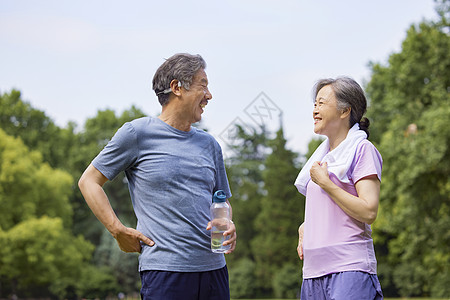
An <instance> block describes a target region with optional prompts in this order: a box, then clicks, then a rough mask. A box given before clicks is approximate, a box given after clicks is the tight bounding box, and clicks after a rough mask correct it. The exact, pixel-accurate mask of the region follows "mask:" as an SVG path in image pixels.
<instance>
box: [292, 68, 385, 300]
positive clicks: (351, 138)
mask: <svg viewBox="0 0 450 300" xmlns="http://www.w3.org/2000/svg"><path fill="white" fill-rule="evenodd" d="M314 92H315V102H314V110H313V118H314V132H315V133H316V134H321V135H324V136H326V139H325V141H324V142H323V143H322V144H321V145H320V146H319V147H318V148H317V150H316V151H315V152H314V154H313V155H312V156H311V158H310V159H309V160H308V161H307V162H306V164H305V166H304V167H303V169H302V170H301V172H300V174H299V175H298V177H297V179H296V181H295V186H296V187H297V189H298V190H299V192H300V193H302V194H303V195H305V196H306V207H305V221H304V223H303V224H301V225H300V227H299V229H298V234H299V241H298V248H297V251H298V255H299V257H300V259H304V263H303V283H302V289H301V299H302V300H307V299H314V300H321V299H327V300H328V299H337V300H339V299H341V300H352V299H354V300H362V299H383V294H382V291H381V286H380V283H379V281H378V277H377V261H376V258H375V251H374V247H373V240H372V237H371V233H372V230H371V228H370V224H372V223H373V222H374V221H375V218H376V217H377V212H378V202H379V194H380V180H381V168H382V163H383V161H382V158H381V155H380V153H379V152H378V150H377V149H376V148H375V147H374V145H373V144H372V143H371V142H369V141H368V140H367V137H368V136H369V130H368V127H369V120H368V119H367V118H363V115H364V113H365V112H366V107H367V101H366V97H365V96H364V91H363V90H362V88H361V87H360V86H359V85H358V83H357V82H356V81H354V80H353V79H351V78H348V77H339V78H337V79H323V80H320V81H318V82H317V83H316V85H315V88H314Z"/></svg>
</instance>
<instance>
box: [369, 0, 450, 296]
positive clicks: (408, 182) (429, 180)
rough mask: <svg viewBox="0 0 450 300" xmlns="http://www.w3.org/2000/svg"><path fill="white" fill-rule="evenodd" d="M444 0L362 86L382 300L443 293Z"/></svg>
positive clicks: (448, 266) (447, 41) (449, 111)
mask: <svg viewBox="0 0 450 300" xmlns="http://www.w3.org/2000/svg"><path fill="white" fill-rule="evenodd" d="M449 3H450V2H449V1H441V6H439V9H440V11H439V12H440V17H441V19H440V20H438V21H437V22H427V21H424V22H422V23H420V24H418V25H413V26H411V27H410V29H409V30H408V32H407V36H406V38H405V40H404V41H403V43H402V50H401V52H399V53H395V54H392V55H391V56H390V57H389V61H388V64H387V65H384V66H383V65H381V64H372V66H371V68H372V77H371V80H370V82H369V83H368V85H367V87H366V91H367V93H368V96H369V98H370V103H371V106H370V108H369V118H370V119H371V121H372V123H373V126H372V127H371V129H373V130H371V139H372V140H373V141H374V142H375V143H376V144H377V146H378V148H379V150H380V152H381V154H382V155H383V160H384V165H383V178H382V185H381V195H380V212H379V216H378V219H377V221H376V222H375V223H374V240H375V245H376V251H377V257H378V260H379V275H380V279H381V282H382V286H383V288H384V291H385V294H386V295H392V296H395V295H397V294H399V295H401V296H429V295H431V296H434V297H449V296H450V279H449V278H450V231H449V230H448V228H450V198H449V195H450V181H449V179H450V151H449V149H450V127H449V126H448V120H449V119H450V105H449V100H450V97H449V87H450V36H449V34H448V32H449V22H448V21H449V20H448V16H449ZM445 10H446V11H445Z"/></svg>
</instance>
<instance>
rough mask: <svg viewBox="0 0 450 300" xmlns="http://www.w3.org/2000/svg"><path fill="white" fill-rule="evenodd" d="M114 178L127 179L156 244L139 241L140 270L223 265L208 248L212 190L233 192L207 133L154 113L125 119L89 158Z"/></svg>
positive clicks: (141, 225)
mask: <svg viewBox="0 0 450 300" xmlns="http://www.w3.org/2000/svg"><path fill="white" fill-rule="evenodd" d="M92 164H93V166H94V167H95V168H96V169H97V170H99V171H100V172H101V173H102V174H103V175H104V176H106V178H108V179H109V180H112V179H113V178H114V177H115V176H117V174H119V173H120V172H121V171H125V174H126V176H127V179H128V187H129V190H130V195H131V200H132V203H133V207H134V211H135V214H136V217H137V219H138V223H137V230H139V231H140V232H142V233H143V234H144V235H145V236H148V237H149V238H151V239H152V240H153V241H154V242H155V245H154V246H153V247H149V246H147V245H143V247H142V252H141V255H140V257H139V270H140V271H144V270H161V271H174V272H203V271H210V270H215V269H219V268H222V267H224V266H225V258H224V255H223V254H216V253H212V252H211V250H210V233H209V231H208V230H206V226H207V224H208V222H209V220H210V217H209V207H210V205H211V202H212V195H213V194H214V192H215V191H217V190H224V191H225V193H226V195H227V198H229V197H231V193H230V188H229V185H228V179H227V175H226V172H225V166H224V163H223V158H222V150H221V148H220V145H219V144H218V143H217V141H216V140H215V139H214V138H213V137H212V136H211V135H209V134H208V133H206V132H204V131H203V130H199V129H197V128H195V127H191V130H190V131H189V132H185V131H181V130H178V129H176V128H173V127H171V126H170V125H168V124H166V123H165V122H163V121H162V120H160V119H158V118H150V117H145V118H140V119H136V120H134V121H131V122H128V123H125V124H124V125H123V126H122V127H121V128H120V129H119V130H118V131H117V133H116V134H115V135H114V137H113V138H112V139H111V141H110V142H109V143H108V144H107V145H106V147H105V148H104V149H103V150H102V151H101V152H100V153H99V155H98V156H97V157H96V158H95V159H94V160H93V161H92Z"/></svg>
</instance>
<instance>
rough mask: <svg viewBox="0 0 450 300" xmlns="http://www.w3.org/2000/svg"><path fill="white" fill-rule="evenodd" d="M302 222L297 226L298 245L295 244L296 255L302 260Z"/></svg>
mask: <svg viewBox="0 0 450 300" xmlns="http://www.w3.org/2000/svg"><path fill="white" fill-rule="evenodd" d="M303 224H305V223H302V225H300V226H299V227H298V246H297V253H298V257H300V259H301V260H303V232H304V229H303Z"/></svg>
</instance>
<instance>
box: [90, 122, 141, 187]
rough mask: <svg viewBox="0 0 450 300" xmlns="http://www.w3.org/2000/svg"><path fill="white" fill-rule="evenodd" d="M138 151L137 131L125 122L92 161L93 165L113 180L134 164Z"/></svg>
mask: <svg viewBox="0 0 450 300" xmlns="http://www.w3.org/2000/svg"><path fill="white" fill-rule="evenodd" d="M138 153H139V150H138V144H137V138H136V131H135V129H134V128H133V126H132V124H131V123H125V124H124V125H123V126H122V127H121V128H119V130H118V131H117V132H116V134H115V135H114V136H113V138H112V139H111V140H110V141H109V142H108V144H107V145H106V146H105V148H103V150H102V151H101V152H100V153H99V154H98V155H97V157H96V158H95V159H94V160H93V161H92V165H93V166H94V167H95V168H96V169H97V170H99V171H100V172H101V173H102V174H103V175H104V176H105V177H106V178H108V179H109V180H112V179H114V177H116V176H117V175H118V174H119V173H120V172H121V171H124V170H126V169H128V168H129V167H131V166H132V165H133V163H134V162H135V161H136V159H137V157H138Z"/></svg>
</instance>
